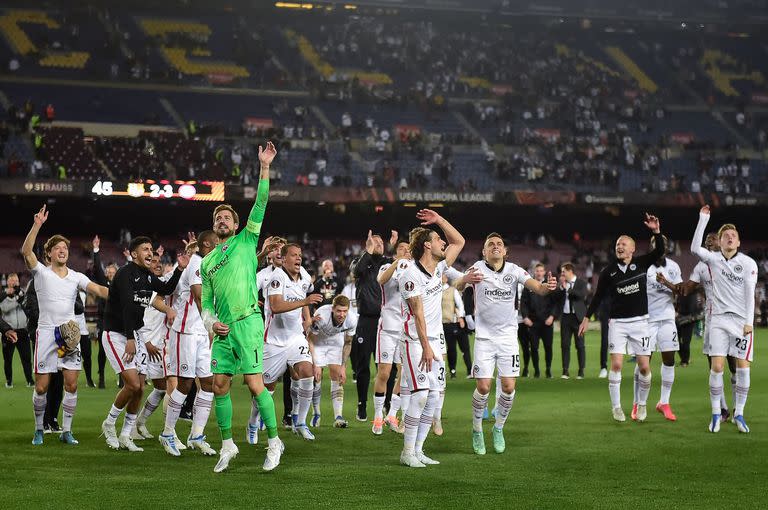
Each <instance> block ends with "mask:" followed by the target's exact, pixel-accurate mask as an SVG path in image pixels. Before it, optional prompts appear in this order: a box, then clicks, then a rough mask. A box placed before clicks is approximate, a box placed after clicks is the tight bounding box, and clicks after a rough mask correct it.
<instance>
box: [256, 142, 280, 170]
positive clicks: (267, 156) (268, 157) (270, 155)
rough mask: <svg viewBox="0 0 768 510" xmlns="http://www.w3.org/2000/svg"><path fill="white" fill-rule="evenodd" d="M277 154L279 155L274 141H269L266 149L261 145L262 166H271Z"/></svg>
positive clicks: (260, 158) (260, 161) (260, 160)
mask: <svg viewBox="0 0 768 510" xmlns="http://www.w3.org/2000/svg"><path fill="white" fill-rule="evenodd" d="M275 156H277V149H275V146H274V145H273V144H272V142H269V141H268V142H267V148H266V149H264V148H262V146H261V145H259V163H261V166H262V167H264V168H269V165H271V164H272V161H273V160H274V159H275Z"/></svg>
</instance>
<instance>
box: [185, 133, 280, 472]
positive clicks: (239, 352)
mask: <svg viewBox="0 0 768 510" xmlns="http://www.w3.org/2000/svg"><path fill="white" fill-rule="evenodd" d="M276 155H277V150H275V146H274V145H272V142H267V148H266V149H263V148H262V147H261V146H259V162H260V163H261V171H260V175H259V188H258V191H257V194H256V203H255V204H254V206H253V209H251V213H250V215H249V216H248V222H247V223H246V225H245V228H244V229H243V230H242V231H240V233H239V234H235V232H236V231H237V227H238V223H239V218H238V215H237V213H236V212H235V211H234V209H232V207H231V206H229V205H227V204H222V205H220V206H218V207H217V208H216V209H215V210H214V212H213V231H214V232H216V235H217V236H218V238H219V244H218V246H217V247H216V248H215V249H214V250H213V251H212V252H211V253H209V254H208V255H206V257H205V258H204V259H203V262H202V265H201V267H200V271H201V278H202V283H203V290H202V298H201V304H202V319H203V322H204V324H205V327H206V329H207V330H208V333H209V335H213V346H212V349H211V371H212V372H213V392H214V395H215V402H216V403H215V406H216V421H217V422H218V424H219V430H220V431H221V439H222V445H221V450H220V457H219V461H218V463H217V464H216V467H215V468H214V469H213V470H214V472H216V473H220V472H222V471H224V470H225V469H227V467H228V466H229V461H230V460H232V459H233V458H234V457H236V456H237V454H238V453H239V450H238V448H237V445H235V443H234V441H233V440H232V399H231V397H230V392H229V390H230V387H231V385H232V376H233V375H236V374H243V376H244V378H245V383H246V384H247V385H248V388H249V389H250V390H251V395H252V396H253V399H254V400H255V401H256V403H257V405H258V407H259V410H260V411H261V416H262V418H263V420H264V423H265V425H266V427H267V434H268V436H269V444H268V448H267V458H266V459H265V460H264V470H265V471H271V470H273V469H275V468H276V467H277V466H278V464H280V456H281V455H282V453H283V450H284V448H285V447H284V445H283V443H282V441H280V438H278V437H277V419H276V418H275V404H274V402H273V400H272V395H270V394H269V392H268V391H267V390H266V388H265V387H264V380H263V379H262V352H263V349H264V321H263V319H262V317H261V312H260V311H259V307H258V300H257V297H258V289H257V282H256V272H257V270H258V260H257V257H256V252H257V244H258V241H259V233H260V232H261V223H262V221H263V220H264V211H265V209H266V207H267V199H268V198H269V165H270V164H271V163H272V160H273V159H275V156H276Z"/></svg>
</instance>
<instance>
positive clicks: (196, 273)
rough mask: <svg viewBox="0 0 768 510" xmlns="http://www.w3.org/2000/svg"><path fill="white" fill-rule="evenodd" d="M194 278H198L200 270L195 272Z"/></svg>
mask: <svg viewBox="0 0 768 510" xmlns="http://www.w3.org/2000/svg"><path fill="white" fill-rule="evenodd" d="M195 276H197V277H198V278H199V277H200V270H199V269H198V270H197V271H195Z"/></svg>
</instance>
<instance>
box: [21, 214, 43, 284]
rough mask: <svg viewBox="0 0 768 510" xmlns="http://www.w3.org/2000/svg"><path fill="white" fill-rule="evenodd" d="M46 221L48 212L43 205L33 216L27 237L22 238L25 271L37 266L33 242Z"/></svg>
mask: <svg viewBox="0 0 768 510" xmlns="http://www.w3.org/2000/svg"><path fill="white" fill-rule="evenodd" d="M47 220H48V211H47V210H46V206H45V204H43V207H41V208H40V210H39V211H38V212H37V214H35V216H34V218H33V220H32V228H30V229H29V233H28V234H27V237H26V238H24V243H23V244H22V245H21V254H22V256H23V257H24V263H25V264H26V266H27V269H32V268H33V267H35V266H36V265H37V257H36V256H35V240H36V239H37V233H38V232H40V228H41V227H42V226H43V223H45V222H46V221H47Z"/></svg>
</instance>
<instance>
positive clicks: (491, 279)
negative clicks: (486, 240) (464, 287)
mask: <svg viewBox="0 0 768 510" xmlns="http://www.w3.org/2000/svg"><path fill="white" fill-rule="evenodd" d="M472 267H474V268H475V269H477V270H478V271H479V272H480V273H481V274H482V275H483V281H481V282H480V283H475V284H474V285H473V288H474V291H475V337H476V338H484V339H501V340H509V341H514V342H517V327H518V323H517V310H516V309H515V299H516V298H517V292H518V285H525V282H527V281H528V280H530V279H531V275H529V274H528V272H527V271H526V270H525V269H523V268H521V267H520V266H518V265H516V264H513V263H511V262H504V265H503V266H502V267H501V269H500V270H498V271H494V270H493V268H491V267H490V266H488V264H486V262H485V261H484V260H480V261H478V262H475V263H474V264H473V265H472Z"/></svg>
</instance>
